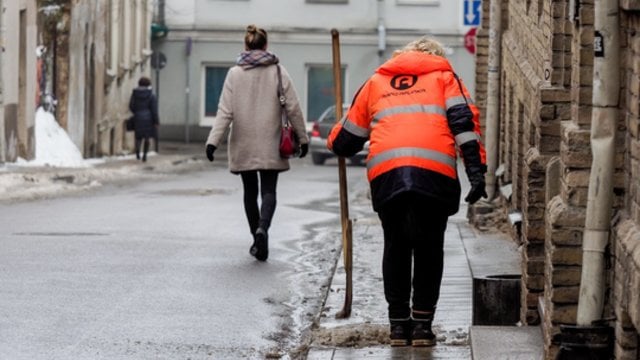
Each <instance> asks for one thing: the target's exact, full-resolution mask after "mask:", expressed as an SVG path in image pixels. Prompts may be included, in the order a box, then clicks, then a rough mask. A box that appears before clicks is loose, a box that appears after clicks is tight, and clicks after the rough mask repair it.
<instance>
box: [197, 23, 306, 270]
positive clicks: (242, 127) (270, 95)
mask: <svg viewBox="0 0 640 360" xmlns="http://www.w3.org/2000/svg"><path fill="white" fill-rule="evenodd" d="M244 43H245V51H244V52H242V53H241V54H240V56H239V57H238V59H237V61H236V66H234V67H232V68H231V69H229V72H228V73H227V77H226V79H225V81H224V86H223V88H222V94H221V96H220V103H219V104H218V113H217V115H216V119H215V122H214V124H213V127H212V129H211V132H210V133H209V138H208V139H207V146H206V154H207V158H208V159H209V161H213V158H214V156H213V153H214V152H215V150H216V148H218V147H219V145H220V142H221V141H222V137H223V135H224V134H225V132H226V130H227V129H228V128H229V126H231V131H230V132H229V145H228V152H229V170H230V171H231V172H232V173H234V174H240V176H241V178H242V184H243V187H244V209H245V213H246V215H247V220H248V221H249V229H250V230H251V234H252V235H253V244H252V245H251V248H250V250H249V252H250V253H251V255H253V256H255V257H256V259H258V260H260V261H265V260H267V257H268V256H269V245H268V230H269V226H270V225H271V219H272V217H273V213H274V212H275V208H276V185H277V182H278V173H279V172H281V171H286V170H288V169H289V161H288V160H287V159H283V158H282V157H280V152H279V144H280V129H281V127H282V125H281V117H280V115H281V113H280V112H281V108H280V102H279V101H278V71H277V67H280V70H281V74H282V75H281V78H282V87H283V91H284V96H285V98H286V111H287V115H288V117H289V120H290V121H291V124H292V125H293V128H294V129H295V133H296V135H297V137H298V140H299V143H300V151H299V156H300V157H301V158H302V157H304V156H305V155H306V154H307V151H308V146H309V145H308V144H309V138H308V137H307V134H306V131H305V125H304V119H303V117H302V111H301V110H300V105H299V104H298V96H297V95H296V92H295V89H294V88H293V84H292V83H291V79H290V78H289V74H288V73H287V71H286V70H285V69H284V68H283V67H282V66H280V65H278V62H279V61H278V58H277V57H276V55H275V54H273V53H271V52H268V51H267V32H266V31H265V30H264V29H259V28H256V26H255V25H249V26H248V27H247V32H246V34H245V37H244ZM258 175H259V177H260V194H261V197H262V204H261V205H260V207H259V206H258Z"/></svg>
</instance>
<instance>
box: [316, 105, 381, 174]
mask: <svg viewBox="0 0 640 360" xmlns="http://www.w3.org/2000/svg"><path fill="white" fill-rule="evenodd" d="M342 106H343V111H342V113H343V115H344V114H346V112H347V109H348V108H349V105H347V104H344V105H342ZM335 123H336V107H335V105H332V106H329V107H328V108H327V109H325V110H324V111H323V112H322V114H321V115H320V117H319V118H318V120H316V121H314V122H313V123H312V126H311V131H310V132H309V138H310V140H311V142H310V144H309V152H310V153H311V160H312V161H313V163H314V164H316V165H322V164H324V162H325V161H326V160H327V159H330V158H333V157H335V156H336V155H335V154H334V153H332V152H331V151H329V149H327V137H328V136H329V133H330V132H331V128H332V127H333V125H335ZM368 154H369V142H368V141H367V143H366V144H365V145H364V149H362V151H360V152H359V153H357V154H356V155H354V156H352V157H350V158H349V160H350V161H351V163H352V164H355V165H358V164H361V163H362V162H363V161H364V160H365V159H366V158H367V155H368Z"/></svg>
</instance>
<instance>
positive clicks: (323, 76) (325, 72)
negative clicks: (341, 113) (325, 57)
mask: <svg viewBox="0 0 640 360" xmlns="http://www.w3.org/2000/svg"><path fill="white" fill-rule="evenodd" d="M308 70H309V71H308V72H307V79H308V81H307V121H316V120H318V117H320V115H322V113H323V112H324V111H325V110H326V109H327V108H328V107H329V106H331V105H335V104H336V99H335V89H334V84H333V68H332V67H331V65H310V66H309V68H308ZM341 77H342V102H343V103H344V102H347V101H346V100H347V99H345V98H344V94H345V82H344V79H345V68H342V74H341Z"/></svg>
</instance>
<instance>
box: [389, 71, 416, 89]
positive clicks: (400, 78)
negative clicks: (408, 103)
mask: <svg viewBox="0 0 640 360" xmlns="http://www.w3.org/2000/svg"><path fill="white" fill-rule="evenodd" d="M417 81H418V76H417V75H403V74H400V75H396V76H394V77H393V78H392V79H391V87H392V88H394V89H396V90H407V89H409V88H411V87H412V86H413V85H415V84H416V82H417Z"/></svg>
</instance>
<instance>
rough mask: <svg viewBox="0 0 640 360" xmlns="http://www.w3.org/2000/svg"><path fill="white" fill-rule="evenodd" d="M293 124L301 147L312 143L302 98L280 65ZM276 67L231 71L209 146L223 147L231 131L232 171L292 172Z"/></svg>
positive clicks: (238, 67)
mask: <svg viewBox="0 0 640 360" xmlns="http://www.w3.org/2000/svg"><path fill="white" fill-rule="evenodd" d="M280 69H281V72H282V87H283V88H284V94H285V97H286V109H287V114H288V116H289V121H290V122H291V124H292V125H293V128H294V130H295V133H296V134H297V135H298V139H299V141H300V143H301V144H307V143H309V138H308V136H307V134H306V130H305V124H304V118H303V116H302V110H301V109H300V104H299V103H298V96H297V94H296V91H295V89H294V88H293V84H292V83H291V78H290V77H289V74H288V73H287V71H286V70H285V69H284V67H282V65H280ZM277 94H278V74H277V69H276V65H268V66H258V67H255V68H251V69H247V70H245V69H243V68H242V67H240V66H234V67H232V68H231V69H229V72H228V73H227V77H226V79H225V81H224V86H223V89H222V94H221V96H220V102H219V104H218V113H217V115H216V118H215V120H214V123H213V127H212V128H211V132H210V133H209V138H208V139H207V144H211V145H214V146H215V147H219V145H220V143H221V141H222V137H223V136H224V134H225V133H226V130H227V129H228V128H229V126H231V130H230V132H229V143H228V155H229V170H230V171H231V172H232V173H237V172H240V171H247V170H282V171H284V170H288V169H289V161H288V160H287V159H283V158H281V157H280V152H279V144H280V129H281V118H280V111H281V108H280V103H279V101H278V96H277Z"/></svg>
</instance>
